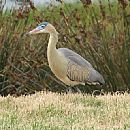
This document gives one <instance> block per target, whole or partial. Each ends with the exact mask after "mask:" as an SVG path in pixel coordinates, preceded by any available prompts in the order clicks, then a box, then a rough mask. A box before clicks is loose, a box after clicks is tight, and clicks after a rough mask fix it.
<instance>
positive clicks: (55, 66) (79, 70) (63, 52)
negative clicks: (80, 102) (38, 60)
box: [27, 22, 105, 86]
mask: <svg viewBox="0 0 130 130" xmlns="http://www.w3.org/2000/svg"><path fill="white" fill-rule="evenodd" d="M39 33H49V34H50V37H49V42H48V47H47V59H48V63H49V67H50V69H51V71H52V72H53V73H54V74H55V76H56V77H57V78H58V79H59V80H61V81H62V82H63V83H65V84H66V85H68V86H75V85H79V84H82V85H85V83H87V84H89V85H97V84H99V85H103V84H105V80H104V78H103V76H102V75H101V74H100V73H99V72H98V71H96V70H95V69H94V67H93V66H92V65H91V64H90V63H89V62H88V61H87V60H85V59H84V58H83V57H82V56H80V55H79V54H77V53H76V52H74V51H72V50H70V49H68V48H58V49H57V48H56V44H57V42H58V32H57V31H56V29H55V27H54V26H53V25H52V24H50V23H48V22H43V23H41V24H39V25H38V26H37V27H36V28H35V29H33V30H32V31H30V32H28V33H27V34H29V35H32V34H39Z"/></svg>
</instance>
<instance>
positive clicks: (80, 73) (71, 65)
mask: <svg viewBox="0 0 130 130" xmlns="http://www.w3.org/2000/svg"><path fill="white" fill-rule="evenodd" d="M58 51H59V52H61V53H62V54H63V55H64V56H65V57H66V58H67V60H68V68H67V76H68V78H69V79H70V80H72V81H78V82H82V83H85V82H89V83H92V84H93V83H100V84H104V83H105V81H104V79H103V77H102V75H101V74H100V73H99V72H97V71H96V70H95V69H94V68H93V67H92V65H91V64H90V63H89V62H88V61H86V60H85V59H84V58H83V57H81V56H80V55H79V54H77V53H75V52H73V51H72V50H70V49H67V48H59V49H58Z"/></svg>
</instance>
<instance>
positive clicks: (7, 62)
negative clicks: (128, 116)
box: [0, 1, 130, 129]
mask: <svg viewBox="0 0 130 130" xmlns="http://www.w3.org/2000/svg"><path fill="white" fill-rule="evenodd" d="M129 14H130V9H129V4H128V3H123V2H122V1H119V2H113V3H109V2H108V3H104V4H102V3H100V4H98V5H95V4H93V5H92V4H88V5H87V4H82V3H77V4H64V3H62V4H59V5H58V6H48V7H46V8H45V7H44V9H42V10H38V9H36V8H35V7H33V6H31V8H27V9H21V10H12V11H10V12H5V13H2V11H1V13H0V25H1V26H0V94H2V95H7V94H8V93H10V94H15V95H21V94H29V93H34V92H35V91H41V90H50V91H56V92H64V91H66V86H65V85H64V84H63V83H61V82H60V81H59V80H57V79H56V78H55V76H54V75H53V74H52V73H51V71H50V69H49V67H48V63H47V58H46V48H47V42H48V38H49V37H48V35H37V36H30V37H29V36H25V35H24V34H25V33H26V32H28V31H30V30H32V29H33V28H34V27H35V26H36V25H37V24H38V23H40V22H43V21H48V22H50V23H52V24H53V25H54V26H55V27H56V29H57V31H58V32H59V33H60V35H59V43H58V45H57V47H67V48H70V49H72V50H74V51H76V52H77V53H79V54H81V55H82V56H83V57H84V58H85V59H87V60H88V61H90V63H91V64H93V65H94V67H95V68H96V69H97V70H98V71H100V73H101V74H102V75H103V76H104V78H105V80H106V86H104V87H103V88H99V86H96V87H93V86H79V87H78V89H76V88H73V89H72V91H77V90H79V89H80V91H81V92H93V90H96V89H100V90H101V89H104V90H105V91H111V92H113V91H120V90H121V91H122V90H123V91H124V90H125V91H126V90H129V88H130V51H129V50H130V45H129V42H130V30H129V29H130V17H129V16H130V15H129ZM99 104H100V103H99ZM13 116H15V115H13ZM15 118H16V117H14V119H15ZM35 125H37V124H34V126H35ZM39 127H40V126H39ZM56 129H57V128H56Z"/></svg>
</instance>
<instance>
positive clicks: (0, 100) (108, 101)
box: [0, 92, 130, 130]
mask: <svg viewBox="0 0 130 130" xmlns="http://www.w3.org/2000/svg"><path fill="white" fill-rule="evenodd" d="M129 101H130V96H129V94H127V93H125V94H118V95H117V94H114V95H113V96H111V95H109V94H108V95H104V96H97V97H93V96H90V95H84V96H83V95H82V94H70V93H68V94H56V93H50V92H49V93H45V92H41V93H36V94H34V95H32V96H29V95H28V96H20V97H18V98H15V97H12V96H7V97H0V129H1V130H129V129H130V102H129Z"/></svg>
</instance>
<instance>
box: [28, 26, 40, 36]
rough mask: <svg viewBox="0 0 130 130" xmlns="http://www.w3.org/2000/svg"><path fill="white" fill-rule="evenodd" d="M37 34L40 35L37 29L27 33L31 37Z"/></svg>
mask: <svg viewBox="0 0 130 130" xmlns="http://www.w3.org/2000/svg"><path fill="white" fill-rule="evenodd" d="M36 33H39V29H37V28H35V29H33V30H32V31H30V32H27V33H26V34H27V35H31V34H36Z"/></svg>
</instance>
